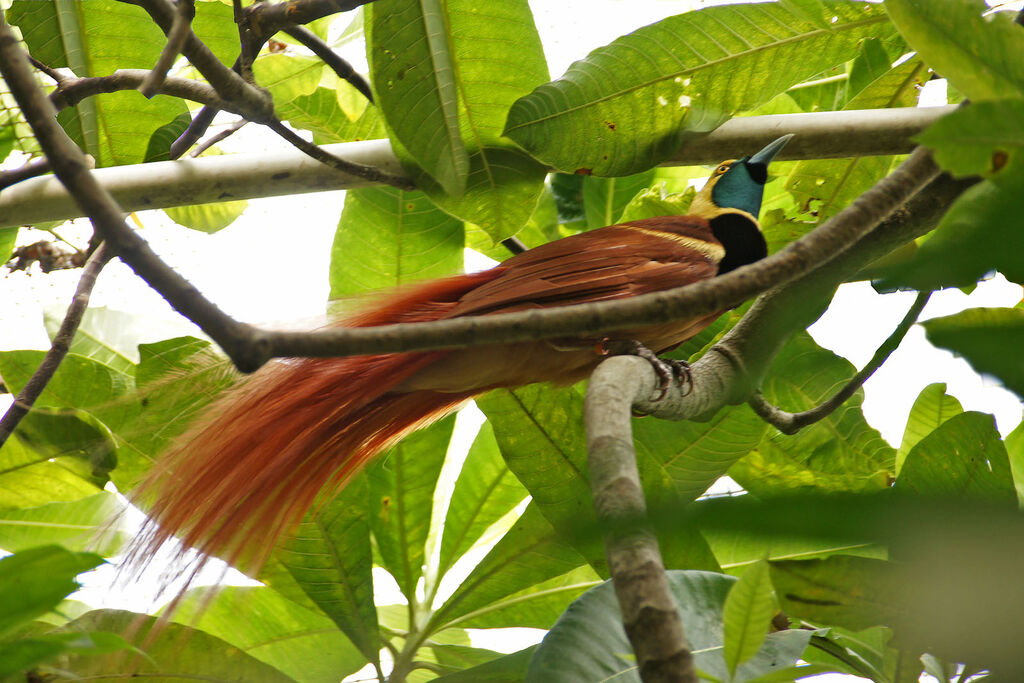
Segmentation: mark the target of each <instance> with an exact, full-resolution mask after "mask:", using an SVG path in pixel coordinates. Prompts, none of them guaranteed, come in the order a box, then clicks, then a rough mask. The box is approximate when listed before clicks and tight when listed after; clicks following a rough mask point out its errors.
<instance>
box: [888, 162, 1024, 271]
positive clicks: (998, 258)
mask: <svg viewBox="0 0 1024 683" xmlns="http://www.w3.org/2000/svg"><path fill="white" fill-rule="evenodd" d="M1022 212H1024V166H1020V167H1016V166H1015V167H1013V168H1010V169H1007V170H1005V171H1003V172H1002V173H1000V174H999V180H998V182H997V181H996V180H983V181H982V182H980V183H978V184H977V185H974V186H972V187H970V188H968V189H967V190H966V191H965V192H964V193H963V194H962V195H960V197H959V198H958V199H957V200H956V202H955V203H954V204H953V206H952V207H950V209H949V211H947V212H946V215H945V216H943V217H942V220H941V221H940V222H939V226H938V228H936V229H935V232H934V233H933V234H932V236H931V237H930V238H929V239H928V240H927V241H926V242H925V243H924V244H922V245H921V247H920V248H919V249H918V250H917V253H916V254H915V256H914V257H913V258H912V259H911V260H910V261H909V262H907V263H906V264H904V265H901V266H899V267H896V268H894V269H893V272H892V273H891V274H890V275H889V276H888V277H886V278H883V279H882V281H881V282H880V283H879V285H878V286H879V287H881V288H887V289H892V288H895V287H911V288H913V289H919V290H920V289H939V288H941V287H963V286H970V285H973V284H974V283H975V282H977V281H978V279H979V278H980V277H981V276H982V275H984V274H985V273H988V272H990V271H992V270H998V271H999V272H1001V273H1002V274H1003V275H1005V276H1006V277H1007V278H1008V279H1009V280H1011V281H1014V282H1024V250H1021V249H1009V248H1007V245H1012V244H1017V243H1018V242H1019V240H1020V238H1021V228H1020V224H1019V221H1018V218H1019V216H1020V215H1021V213H1022Z"/></svg>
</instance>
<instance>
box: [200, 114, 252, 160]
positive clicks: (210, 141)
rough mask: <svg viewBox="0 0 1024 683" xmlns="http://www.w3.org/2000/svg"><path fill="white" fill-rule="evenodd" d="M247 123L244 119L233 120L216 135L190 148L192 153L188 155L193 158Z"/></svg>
mask: <svg viewBox="0 0 1024 683" xmlns="http://www.w3.org/2000/svg"><path fill="white" fill-rule="evenodd" d="M247 123H249V122H248V121H246V120H245V119H242V120H241V121H235V122H234V123H233V124H231V125H230V126H228V127H227V128H225V129H224V130H222V131H221V132H219V133H217V134H216V135H213V136H211V137H210V138H209V139H208V140H204V141H203V143H202V144H201V145H199V146H198V147H196V148H195V149H194V150H192V153H191V154H189V156H190V157H192V158H193V159H195V158H196V157H198V156H199V155H200V154H202V153H203V152H205V151H206V150H208V149H210V148H211V147H213V146H214V145H216V144H217V143H218V142H220V141H221V140H224V139H226V138H228V137H231V136H232V135H234V134H235V133H237V132H238V131H239V130H240V129H241V128H242V127H243V126H245V124H247Z"/></svg>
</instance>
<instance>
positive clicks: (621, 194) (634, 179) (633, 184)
mask: <svg viewBox="0 0 1024 683" xmlns="http://www.w3.org/2000/svg"><path fill="white" fill-rule="evenodd" d="M653 180H654V171H653V170H651V171H644V172H643V173H637V174H635V175H631V176H625V177H623V178H598V177H595V176H590V177H589V178H584V179H583V209H584V211H585V212H586V216H587V228H590V229H593V228H600V227H602V226H605V225H612V224H614V223H618V222H619V221H620V220H621V216H622V211H623V210H624V209H625V208H626V206H627V205H628V204H629V203H630V200H632V199H633V197H635V196H636V194H637V193H638V192H640V191H641V190H643V189H645V188H647V187H648V186H649V185H650V184H651V182H652V181H653Z"/></svg>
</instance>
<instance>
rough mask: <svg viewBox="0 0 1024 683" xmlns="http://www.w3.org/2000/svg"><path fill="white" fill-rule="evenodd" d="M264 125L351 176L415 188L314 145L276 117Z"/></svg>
mask: <svg viewBox="0 0 1024 683" xmlns="http://www.w3.org/2000/svg"><path fill="white" fill-rule="evenodd" d="M264 125H265V126H267V128H269V129H270V130H272V131H274V132H275V133H277V134H278V135H280V136H281V137H282V138H284V139H285V140H287V141H288V142H289V143H291V144H292V145H293V146H294V147H295V148H296V149H298V150H299V151H301V152H302V153H303V154H306V155H308V156H309V157H311V158H313V159H316V160H317V161H319V162H320V163H322V164H326V165H328V166H330V167H331V168H333V169H335V170H338V171H341V172H342V173H347V174H349V175H351V176H355V177H357V178H362V179H364V180H368V181H370V182H373V183H384V184H386V185H391V186H392V187H397V188H398V189H400V190H415V189H416V185H415V184H414V183H413V182H412V181H411V180H409V179H408V178H405V177H403V176H396V175H392V174H390V173H388V172H386V171H382V170H380V169H379V168H374V167H373V166H365V165H363V164H357V163H355V162H353V161H347V160H345V159H340V158H338V157H336V156H334V155H333V154H331V153H330V152H328V151H326V150H324V149H323V148H322V147H319V146H317V145H314V144H313V143H312V142H307V141H306V140H304V139H303V138H302V137H301V136H299V135H298V134H297V133H296V132H295V131H293V130H292V129H291V128H289V127H288V126H286V125H284V124H283V123H281V121H279V120H278V119H274V120H273V121H269V122H264Z"/></svg>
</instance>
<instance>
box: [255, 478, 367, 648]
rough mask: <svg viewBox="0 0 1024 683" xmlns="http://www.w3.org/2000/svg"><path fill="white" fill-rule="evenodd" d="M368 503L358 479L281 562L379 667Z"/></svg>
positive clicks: (318, 513) (313, 518)
mask: <svg viewBox="0 0 1024 683" xmlns="http://www.w3.org/2000/svg"><path fill="white" fill-rule="evenodd" d="M368 500H369V484H368V483H367V479H366V477H365V476H362V475H361V476H357V477H356V478H354V479H353V480H352V481H350V482H349V483H348V484H346V486H345V488H344V489H342V490H341V492H340V493H339V494H338V495H337V496H334V497H333V498H332V499H331V500H330V501H327V502H325V503H323V504H322V505H320V506H319V507H317V508H315V509H314V511H313V512H311V513H310V514H308V515H306V518H305V519H304V520H303V521H302V524H300V525H299V528H298V530H297V531H296V533H295V536H294V538H293V539H292V540H291V541H290V542H289V543H287V544H286V545H285V546H284V547H282V548H280V549H279V550H278V552H277V553H276V555H275V557H276V559H277V560H278V561H279V562H280V563H281V564H282V565H284V566H285V567H286V568H287V569H288V571H289V572H290V573H291V575H292V577H294V579H295V581H296V582H297V583H298V584H299V585H300V586H301V587H302V589H303V590H304V591H305V592H306V594H307V595H308V596H309V598H310V599H312V601H313V602H314V603H316V605H317V606H318V607H319V608H320V609H322V610H323V611H324V613H325V614H327V616H329V617H330V618H331V620H332V621H334V623H335V624H337V625H338V628H340V629H341V630H342V631H343V632H344V633H345V635H347V636H348V638H349V640H351V641H352V643H353V644H355V646H356V647H357V648H358V649H359V651H360V652H361V653H362V654H363V656H364V657H365V658H366V659H367V660H369V661H371V662H378V661H379V652H380V647H381V644H380V633H379V631H378V629H377V610H376V607H375V606H374V603H373V577H372V575H371V571H370V570H371V568H372V558H371V554H370V520H369V507H368V505H367V501H368ZM271 586H273V584H271Z"/></svg>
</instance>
